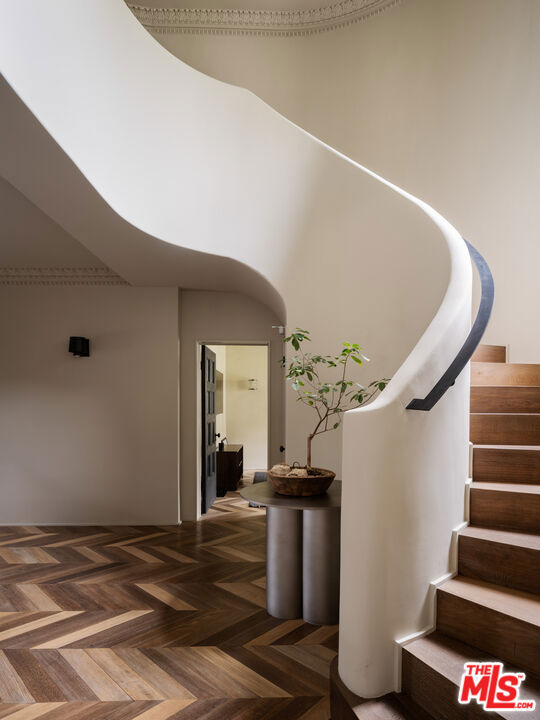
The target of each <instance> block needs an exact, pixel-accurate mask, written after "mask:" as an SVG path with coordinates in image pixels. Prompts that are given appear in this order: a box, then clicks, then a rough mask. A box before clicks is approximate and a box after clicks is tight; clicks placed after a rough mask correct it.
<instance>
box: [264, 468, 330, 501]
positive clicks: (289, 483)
mask: <svg viewBox="0 0 540 720" xmlns="http://www.w3.org/2000/svg"><path fill="white" fill-rule="evenodd" d="M313 470H315V471H316V473H317V474H316V475H308V477H305V478H301V477H286V476H284V475H275V474H274V473H273V472H270V470H268V471H267V473H266V475H267V477H268V482H269V483H270V485H272V487H273V488H274V490H275V492H277V493H278V494H279V495H292V496H293V497H309V496H310V495H322V494H323V493H325V492H326V491H327V490H328V488H329V487H330V485H331V484H332V482H333V480H334V478H335V477H336V473H333V472H332V471H331V470H324V469H323V468H313Z"/></svg>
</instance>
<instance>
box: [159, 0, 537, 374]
mask: <svg viewBox="0 0 540 720" xmlns="http://www.w3.org/2000/svg"><path fill="white" fill-rule="evenodd" d="M170 4H172V3H170ZM155 37H156V39H157V40H158V41H159V42H160V43H161V44H162V45H164V46H165V47H166V48H167V49H169V50H170V51H171V52H172V53H174V54H175V55H177V57H179V58H180V59H181V60H183V61H184V62H187V63H189V64H190V65H192V66H193V67H195V68H197V69H198V70H201V71H202V72H206V73H208V74H210V75H213V76H214V77H217V78H219V79H220V80H223V81H226V82H230V83H234V84H237V85H241V86H242V87H247V88H249V89H250V90H252V91H253V92H255V93H257V95H259V96H260V97H261V98H263V99H264V100H265V101H266V102H268V103H270V104H271V105H272V107H274V108H276V109H278V110H279V111H280V112H282V113H283V114H284V115H286V116H287V117H288V118H290V119H291V120H293V121H294V122H296V123H298V124H299V125H300V126H302V127H303V128H306V129H307V130H309V131H310V132H311V133H313V134H314V135H316V136H317V137H319V138H321V139H323V140H324V141H325V142H327V143H329V144H330V145H332V146H333V147H335V148H337V149H339V150H341V151H342V152H343V153H345V154H346V155H348V156H349V157H352V158H354V159H356V160H358V161H360V162H362V164H364V165H367V166H368V167H369V168H371V169H373V170H375V171H376V172H378V173H379V174H381V175H382V176H383V177H385V178H388V179H390V180H392V182H395V183H396V184H398V185H400V186H402V187H405V188H407V189H408V190H409V191H410V192H413V193H414V194H415V195H417V196H419V197H421V198H423V199H424V200H426V201H427V202H429V203H430V204H431V205H433V206H434V207H436V208H437V209H438V210H439V212H441V213H442V214H443V215H444V216H445V217H446V218H447V219H449V220H450V221H451V222H452V223H453V224H454V225H455V227H457V228H458V229H459V230H460V232H461V233H462V234H463V235H464V236H465V237H467V238H468V239H469V240H470V241H471V242H473V244H475V245H476V246H477V247H478V249H479V250H480V251H481V252H482V253H483V255H484V256H485V257H486V258H487V259H488V260H489V264H490V266H491V269H492V271H493V275H494V278H495V282H496V284H497V295H496V298H495V306H494V309H493V315H492V319H491V322H490V326H489V328H488V330H487V333H486V337H485V342H492V343H497V344H502V345H505V344H509V345H510V358H511V360H512V362H540V335H539V334H538V333H535V332H532V331H531V329H532V328H534V327H535V326H536V324H537V314H538V306H539V305H540V288H539V284H538V282H537V278H536V275H537V270H536V269H537V267H538V265H539V264H540V243H539V242H538V232H537V228H538V227H539V226H540V204H539V203H538V198H537V195H538V193H537V188H538V186H539V185H540V146H539V144H538V141H537V135H538V126H539V125H540V93H539V92H538V72H539V68H540V3H539V2H538V1H537V0H513V1H512V2H508V1H507V0H452V1H451V2H442V1H440V2H434V0H402V2H401V3H399V4H398V5H396V6H395V7H393V8H391V9H389V10H387V11H386V12H384V13H381V14H379V15H377V16H375V17H372V18H370V19H369V20H367V21H366V22H362V23H355V24H353V25H350V26H349V27H343V28H341V29H339V30H335V31H332V32H327V33H319V34H314V35H311V36H309V37H302V38H279V37H256V36H249V35H248V36H242V37H238V36H234V35H219V34H204V33H202V34H189V33H175V32H170V33H163V34H156V36H155ZM472 199H474V201H472ZM516 318H519V321H516Z"/></svg>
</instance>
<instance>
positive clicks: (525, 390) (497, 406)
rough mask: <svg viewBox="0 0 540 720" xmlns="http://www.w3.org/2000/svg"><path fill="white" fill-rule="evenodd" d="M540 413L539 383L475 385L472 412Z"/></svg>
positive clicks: (472, 388)
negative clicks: (530, 384) (531, 384)
mask: <svg viewBox="0 0 540 720" xmlns="http://www.w3.org/2000/svg"><path fill="white" fill-rule="evenodd" d="M489 412H502V413H540V387H539V386H537V385H533V386H529V385H474V386H472V387H471V413H489Z"/></svg>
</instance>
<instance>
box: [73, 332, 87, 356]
mask: <svg viewBox="0 0 540 720" xmlns="http://www.w3.org/2000/svg"><path fill="white" fill-rule="evenodd" d="M69 352H70V353H73V355H74V356H75V357H90V340H89V339H88V338H85V337H78V336H75V335H73V336H71V337H70V338H69Z"/></svg>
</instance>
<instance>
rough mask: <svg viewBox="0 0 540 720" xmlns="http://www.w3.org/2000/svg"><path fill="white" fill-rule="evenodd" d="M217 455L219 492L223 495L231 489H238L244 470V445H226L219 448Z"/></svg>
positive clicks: (219, 494)
mask: <svg viewBox="0 0 540 720" xmlns="http://www.w3.org/2000/svg"><path fill="white" fill-rule="evenodd" d="M216 457H217V494H218V497H223V495H225V494H226V493H227V492H228V491H229V490H236V489H237V488H238V483H239V482H240V480H241V478H242V474H243V471H244V446H243V445H225V447H224V448H223V450H218V451H217V453H216Z"/></svg>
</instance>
